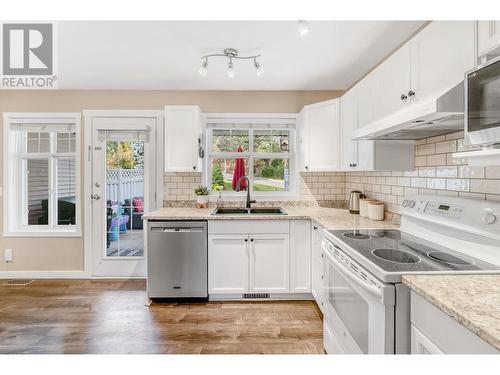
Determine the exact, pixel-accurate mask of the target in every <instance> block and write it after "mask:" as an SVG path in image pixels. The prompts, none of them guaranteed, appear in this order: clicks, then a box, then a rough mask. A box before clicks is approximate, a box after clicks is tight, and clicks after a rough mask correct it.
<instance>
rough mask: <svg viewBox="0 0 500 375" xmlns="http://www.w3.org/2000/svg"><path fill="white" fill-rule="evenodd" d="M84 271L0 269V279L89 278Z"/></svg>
mask: <svg viewBox="0 0 500 375" xmlns="http://www.w3.org/2000/svg"><path fill="white" fill-rule="evenodd" d="M90 278H91V276H90V275H89V274H88V273H87V272H85V271H0V279H90Z"/></svg>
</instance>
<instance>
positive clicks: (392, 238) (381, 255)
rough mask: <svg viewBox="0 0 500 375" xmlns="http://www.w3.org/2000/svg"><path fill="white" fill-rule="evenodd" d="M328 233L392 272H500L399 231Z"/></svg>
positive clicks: (499, 268) (488, 264)
mask: <svg viewBox="0 0 500 375" xmlns="http://www.w3.org/2000/svg"><path fill="white" fill-rule="evenodd" d="M328 232H329V233H331V234H332V235H333V236H335V237H336V238H337V239H339V240H340V241H342V242H343V243H345V244H346V245H347V246H349V247H350V248H351V249H352V250H354V251H355V252H357V253H358V254H359V255H361V256H362V257H363V258H366V259H367V260H368V261H370V262H372V263H374V264H375V265H377V266H378V267H379V268H381V269H382V270H383V271H385V272H389V273H405V272H432V271H436V272H450V271H451V272H460V271H468V272H471V271H472V272H473V271H489V270H491V271H499V270H500V267H498V266H495V265H493V264H490V263H487V262H484V261H481V260H479V259H476V258H473V257H471V256H469V255H464V254H461V253H459V252H457V251H453V250H450V249H446V248H443V247H441V246H438V245H435V244H432V243H431V242H429V241H425V240H423V239H421V238H418V237H414V236H411V235H409V234H407V233H404V232H401V231H399V230H396V229H390V230H355V231H353V230H351V231H346V230H329V231H328ZM343 250H344V251H345V249H343Z"/></svg>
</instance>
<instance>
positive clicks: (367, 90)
mask: <svg viewBox="0 0 500 375" xmlns="http://www.w3.org/2000/svg"><path fill="white" fill-rule="evenodd" d="M355 89H356V91H357V95H356V96H357V100H356V101H357V105H356V112H357V113H356V115H357V119H358V121H357V128H361V127H363V126H365V125H366V124H368V123H369V122H371V121H373V120H374V118H375V117H374V106H375V104H374V102H375V99H376V96H377V95H378V94H379V93H377V92H376V90H377V84H376V82H375V80H374V76H373V75H372V74H369V75H368V76H366V77H365V78H363V80H362V81H361V82H359V83H358V84H357V85H356V87H355Z"/></svg>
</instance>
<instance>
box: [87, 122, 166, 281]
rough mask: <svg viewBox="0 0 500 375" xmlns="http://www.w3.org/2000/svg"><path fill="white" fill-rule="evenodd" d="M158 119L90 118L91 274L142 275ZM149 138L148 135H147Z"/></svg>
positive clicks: (152, 197)
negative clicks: (145, 227) (145, 219)
mask: <svg viewBox="0 0 500 375" xmlns="http://www.w3.org/2000/svg"><path fill="white" fill-rule="evenodd" d="M157 121H158V120H157V118H156V117H155V118H120V117H109V118H106V117H103V118H100V117H98V118H93V119H92V126H93V137H92V143H93V144H92V166H93V180H92V194H91V203H92V220H93V224H92V231H93V236H92V274H93V275H94V276H103V277H111V276H114V277H131V276H135V277H137V276H146V261H145V259H146V257H145V256H146V249H145V245H144V244H145V241H144V230H143V221H142V215H143V214H144V212H147V211H151V210H153V209H154V208H155V191H156V185H157V184H156V179H157V178H161V176H160V175H158V176H157V173H156V147H155V145H156V142H155V140H154V139H151V140H150V134H155V131H154V129H155V128H156V123H157ZM151 138H152V136H151Z"/></svg>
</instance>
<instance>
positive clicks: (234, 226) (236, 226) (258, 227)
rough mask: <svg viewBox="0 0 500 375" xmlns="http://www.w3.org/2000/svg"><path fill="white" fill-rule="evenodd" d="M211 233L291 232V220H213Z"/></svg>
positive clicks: (209, 223)
mask: <svg viewBox="0 0 500 375" xmlns="http://www.w3.org/2000/svg"><path fill="white" fill-rule="evenodd" d="M208 233H209V234H254V233H256V234H267V233H279V234H288V233H290V221H289V220H283V219H281V220H211V221H209V222H208Z"/></svg>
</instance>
